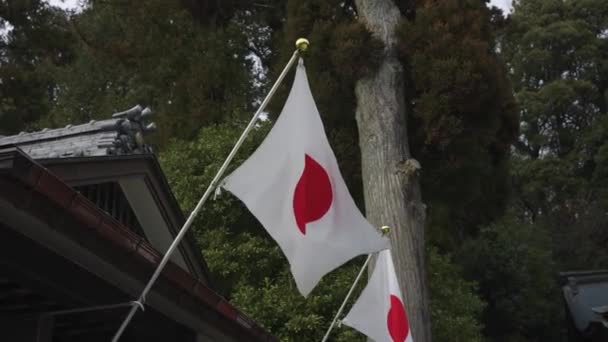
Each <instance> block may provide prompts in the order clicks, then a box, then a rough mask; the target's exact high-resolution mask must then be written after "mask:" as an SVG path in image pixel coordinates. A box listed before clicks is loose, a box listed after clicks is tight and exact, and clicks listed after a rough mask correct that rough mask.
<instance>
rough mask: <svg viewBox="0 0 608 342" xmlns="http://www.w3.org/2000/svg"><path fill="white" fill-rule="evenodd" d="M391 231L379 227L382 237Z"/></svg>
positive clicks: (384, 227)
mask: <svg viewBox="0 0 608 342" xmlns="http://www.w3.org/2000/svg"><path fill="white" fill-rule="evenodd" d="M390 231H391V227H389V226H382V227H380V232H381V233H382V235H386V234H388V233H389V232H390Z"/></svg>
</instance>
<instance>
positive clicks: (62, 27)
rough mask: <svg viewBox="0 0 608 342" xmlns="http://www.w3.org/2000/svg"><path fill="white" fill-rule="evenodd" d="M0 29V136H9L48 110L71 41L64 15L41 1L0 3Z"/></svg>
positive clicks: (70, 51)
mask: <svg viewBox="0 0 608 342" xmlns="http://www.w3.org/2000/svg"><path fill="white" fill-rule="evenodd" d="M9 28H10V30H9ZM0 29H5V30H7V31H5V32H4V34H3V35H5V36H4V37H2V35H0V66H1V67H0V134H14V133H17V132H19V131H20V130H23V129H26V128H33V127H35V121H37V120H38V118H39V117H41V116H43V115H45V114H46V113H48V112H49V110H50V108H51V103H52V101H53V99H54V96H55V94H54V93H53V89H54V87H55V86H56V85H55V82H56V81H55V77H56V76H57V74H58V68H59V67H60V66H63V65H65V64H67V63H69V62H71V61H72V59H73V54H74V50H73V49H74V39H73V37H72V35H71V32H70V27H69V24H68V17H67V15H66V14H65V13H64V12H63V11H61V10H59V9H57V8H53V7H49V5H48V4H46V3H45V2H43V1H25V0H18V1H8V2H7V1H3V2H2V3H0Z"/></svg>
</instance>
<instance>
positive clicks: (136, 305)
mask: <svg viewBox="0 0 608 342" xmlns="http://www.w3.org/2000/svg"><path fill="white" fill-rule="evenodd" d="M308 46H309V42H308V40H306V39H304V38H300V39H298V40H297V41H296V50H295V51H294V52H293V55H292V56H291V58H290V59H289V62H287V65H286V66H285V68H283V71H282V72H281V74H280V75H279V77H278V78H277V80H276V81H275V83H274V85H273V86H272V88H270V91H269V92H268V95H266V98H264V101H262V104H261V105H260V107H259V108H258V110H257V111H256V112H255V114H254V115H253V117H252V118H251V121H249V124H248V125H247V127H246V128H245V130H244V131H243V133H242V134H241V136H240V137H239V139H238V140H237V142H236V144H235V145H234V147H233V148H232V151H230V153H229V154H228V157H227V158H226V160H225V161H224V164H222V166H221V167H220V169H219V170H218V172H217V174H216V175H215V177H213V180H212V181H211V183H210V184H209V186H208V187H207V190H206V191H205V193H204V194H203V197H201V199H200V200H199V201H198V203H197V205H196V207H195V208H194V210H192V212H191V213H190V216H188V219H187V220H186V222H185V223H184V225H183V226H182V228H181V229H180V231H179V233H178V234H177V236H176V237H175V240H173V242H172V243H171V246H169V249H167V252H166V253H165V255H164V256H163V259H162V260H161V261H160V263H159V264H158V266H157V267H156V270H155V271H154V274H152V277H151V278H150V280H149V281H148V283H147V284H146V287H144V289H143V291H142V292H141V294H140V296H139V298H138V299H137V301H134V302H133V305H132V307H131V310H130V311H129V313H128V315H127V317H126V318H125V320H124V321H123V322H122V324H121V326H120V328H119V329H118V331H117V332H116V334H115V335H114V337H113V338H112V342H118V340H119V339H120V337H121V336H122V333H123V332H124V331H125V329H126V328H127V326H128V325H129V323H130V322H131V320H132V319H133V316H134V315H135V313H136V312H137V309H142V311H143V308H144V304H145V302H146V295H148V292H150V289H151V288H152V286H153V285H154V283H155V282H156V280H157V279H158V277H159V276H160V274H161V272H162V271H163V269H164V267H165V265H166V264H167V262H169V259H170V258H171V255H172V254H173V253H174V252H175V250H176V249H177V247H178V246H179V243H180V242H181V240H182V239H183V237H184V236H185V235H186V233H187V232H188V229H189V228H190V226H191V225H192V222H193V221H194V218H195V217H196V216H197V215H198V213H199V212H200V210H201V208H202V207H203V204H205V202H206V201H207V199H208V198H209V195H211V192H212V191H213V190H214V189H215V188H216V187H217V184H218V182H219V181H220V179H221V177H222V175H223V174H224V172H225V171H226V169H227V168H228V165H229V164H230V162H231V161H232V159H233V158H234V156H235V155H236V153H237V151H238V150H239V148H240V147H241V145H242V144H243V142H244V141H245V138H247V135H248V134H249V132H250V131H251V130H252V129H253V127H254V126H255V123H256V122H257V120H258V118H259V116H260V115H261V114H262V112H263V111H264V109H265V108H266V105H268V102H270V99H271V98H272V96H273V95H274V93H275V92H276V91H277V89H278V88H279V85H280V84H281V82H282V81H283V79H284V78H285V76H286V75H287V72H289V69H291V67H292V66H293V64H294V63H295V61H296V60H297V59H298V56H299V55H300V53H301V52H304V51H306V49H308Z"/></svg>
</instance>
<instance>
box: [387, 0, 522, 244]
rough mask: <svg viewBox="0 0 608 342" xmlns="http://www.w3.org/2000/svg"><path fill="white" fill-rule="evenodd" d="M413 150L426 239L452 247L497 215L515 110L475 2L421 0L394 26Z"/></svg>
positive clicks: (482, 10) (485, 15)
mask: <svg viewBox="0 0 608 342" xmlns="http://www.w3.org/2000/svg"><path fill="white" fill-rule="evenodd" d="M397 34H398V37H399V39H400V44H399V52H400V58H401V59H402V61H403V63H404V65H406V66H407V67H408V70H409V74H410V77H411V79H410V80H409V81H408V84H407V86H406V92H407V94H406V95H405V96H406V99H407V100H408V103H409V107H410V114H411V115H409V116H408V119H409V122H408V125H409V127H408V128H409V129H408V134H409V136H410V144H411V149H412V153H413V155H414V156H415V157H416V158H417V159H419V160H420V162H421V164H422V167H423V172H422V189H423V197H424V199H425V201H426V202H427V203H428V204H429V209H430V217H429V219H428V226H429V227H430V229H431V232H432V234H431V238H432V239H434V241H435V243H439V244H440V245H442V246H444V248H446V247H447V248H451V245H453V244H457V243H458V241H459V240H461V239H462V237H463V236H467V235H471V234H474V233H475V231H476V229H477V227H478V226H479V225H480V224H486V223H488V222H491V220H493V219H495V218H496V217H498V216H499V215H500V214H501V212H502V210H503V209H504V206H505V199H506V198H507V196H508V189H507V184H506V180H507V168H508V163H507V160H508V153H509V146H510V144H511V142H512V141H513V140H514V138H515V135H516V133H517V113H516V110H515V109H516V106H515V102H514V99H513V96H512V93H511V86H510V84H509V82H508V80H507V78H506V70H505V68H504V66H503V64H502V62H501V61H500V60H499V59H498V58H497V57H496V56H495V55H494V53H493V52H492V50H493V48H494V43H493V33H492V26H491V25H490V13H489V10H488V9H487V8H486V7H485V4H484V3H483V2H481V1H478V0H446V1H430V0H429V1H419V2H417V3H416V15H415V17H414V18H413V19H411V20H404V22H403V23H402V24H401V26H400V27H399V28H398V32H397Z"/></svg>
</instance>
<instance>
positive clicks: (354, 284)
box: [321, 254, 373, 342]
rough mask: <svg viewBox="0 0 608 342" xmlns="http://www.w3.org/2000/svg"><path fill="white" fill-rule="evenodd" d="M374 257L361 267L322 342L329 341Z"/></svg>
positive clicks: (369, 258) (368, 258)
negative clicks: (347, 303)
mask: <svg viewBox="0 0 608 342" xmlns="http://www.w3.org/2000/svg"><path fill="white" fill-rule="evenodd" d="M372 255H373V254H368V255H367V259H365V263H363V266H361V270H360V271H359V274H357V278H355V281H354V282H353V285H352V286H351V287H350V290H348V293H347V294H346V297H345V298H344V301H343V302H342V305H340V308H339V309H338V312H337V313H336V316H335V317H334V320H333V321H332V322H331V325H330V326H329V329H327V332H326V333H325V336H323V340H321V342H325V341H327V338H328V337H329V334H330V333H331V331H332V330H333V328H334V325H336V322H337V321H338V317H340V315H341V314H342V310H344V306H345V305H346V302H348V299H349V298H350V295H352V294H353V291H354V290H355V286H357V283H359V279H361V276H362V275H363V272H365V269H366V268H367V264H369V261H370V260H371V258H372Z"/></svg>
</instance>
